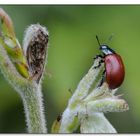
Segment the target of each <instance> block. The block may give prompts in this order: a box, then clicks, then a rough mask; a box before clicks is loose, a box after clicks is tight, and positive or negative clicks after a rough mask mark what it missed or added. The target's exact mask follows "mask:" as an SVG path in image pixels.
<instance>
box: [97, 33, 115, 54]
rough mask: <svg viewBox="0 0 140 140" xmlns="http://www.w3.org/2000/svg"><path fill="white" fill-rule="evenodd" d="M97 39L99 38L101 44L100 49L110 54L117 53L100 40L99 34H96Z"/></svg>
mask: <svg viewBox="0 0 140 140" xmlns="http://www.w3.org/2000/svg"><path fill="white" fill-rule="evenodd" d="M96 39H97V41H98V44H99V46H100V48H99V49H100V50H101V51H102V52H103V54H105V55H109V54H114V53H115V51H114V50H112V49H111V48H109V47H108V46H107V45H101V44H100V42H99V38H98V36H97V35H96Z"/></svg>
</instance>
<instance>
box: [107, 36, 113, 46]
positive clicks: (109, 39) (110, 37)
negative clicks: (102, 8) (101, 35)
mask: <svg viewBox="0 0 140 140" xmlns="http://www.w3.org/2000/svg"><path fill="white" fill-rule="evenodd" d="M113 36H114V34H111V35H110V36H109V38H108V41H107V44H108V43H109V42H110V41H111V39H112V38H113Z"/></svg>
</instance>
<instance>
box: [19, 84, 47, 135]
mask: <svg viewBox="0 0 140 140" xmlns="http://www.w3.org/2000/svg"><path fill="white" fill-rule="evenodd" d="M35 85H36V86H35ZM21 95H22V100H23V104H24V109H25V114H26V120H27V126H28V132H29V133H47V129H46V125H45V124H46V123H45V117H44V109H43V103H42V93H41V88H40V87H39V86H38V85H37V84H36V83H34V84H33V85H30V86H29V87H27V90H26V91H25V92H24V93H23V94H21Z"/></svg>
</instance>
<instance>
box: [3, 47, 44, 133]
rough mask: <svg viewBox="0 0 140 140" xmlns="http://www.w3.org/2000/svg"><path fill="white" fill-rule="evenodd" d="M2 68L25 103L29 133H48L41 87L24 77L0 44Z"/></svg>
mask: <svg viewBox="0 0 140 140" xmlns="http://www.w3.org/2000/svg"><path fill="white" fill-rule="evenodd" d="M0 60H1V61H0V69H1V72H2V73H3V75H4V77H5V79H6V80H7V81H8V82H9V83H10V84H11V85H12V87H13V88H14V89H15V90H16V91H17V92H18V93H19V94H20V96H21V99H22V101H23V104H24V109H25V114H26V121H27V126H28V132H29V133H46V132H47V129H46V124H45V117H44V112H43V105H42V93H41V87H40V85H39V84H36V82H34V81H31V80H28V79H25V78H24V77H22V76H21V75H20V74H19V73H18V72H17V70H16V68H15V67H14V65H13V63H12V62H11V60H10V58H9V57H8V55H7V52H6V50H5V49H4V48H3V47H2V46H1V45H0Z"/></svg>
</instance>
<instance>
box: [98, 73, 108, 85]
mask: <svg viewBox="0 0 140 140" xmlns="http://www.w3.org/2000/svg"><path fill="white" fill-rule="evenodd" d="M105 72H106V71H105V70H104V71H103V73H102V79H101V81H100V83H99V85H98V87H101V86H102V84H103V82H104V81H105Z"/></svg>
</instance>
